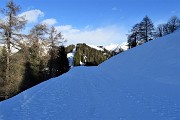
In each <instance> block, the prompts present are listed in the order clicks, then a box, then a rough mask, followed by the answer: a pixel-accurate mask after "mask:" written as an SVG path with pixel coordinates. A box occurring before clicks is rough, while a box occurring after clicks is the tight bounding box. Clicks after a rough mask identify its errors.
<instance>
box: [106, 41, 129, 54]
mask: <svg viewBox="0 0 180 120" xmlns="http://www.w3.org/2000/svg"><path fill="white" fill-rule="evenodd" d="M104 48H105V49H106V50H108V51H114V52H119V50H120V49H122V50H124V51H126V50H128V43H126V42H125V43H122V44H110V45H107V46H105V47H104Z"/></svg>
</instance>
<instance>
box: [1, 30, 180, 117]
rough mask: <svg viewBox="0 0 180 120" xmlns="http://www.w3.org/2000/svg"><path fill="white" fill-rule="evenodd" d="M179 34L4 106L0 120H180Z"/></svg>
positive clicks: (68, 76) (74, 72) (84, 69)
mask: <svg viewBox="0 0 180 120" xmlns="http://www.w3.org/2000/svg"><path fill="white" fill-rule="evenodd" d="M179 46H180V31H178V32H175V33H173V34H171V35H167V36H164V37H162V38H159V39H157V40H153V41H150V42H148V43H146V44H143V45H141V46H139V47H136V48H133V49H130V50H128V51H126V52H123V53H121V54H118V55H116V56H114V57H112V58H111V59H109V60H107V61H105V62H104V63H103V64H101V65H99V66H98V67H75V68H73V69H71V70H70V71H69V72H68V73H66V74H64V75H62V76H60V77H57V78H54V79H51V80H49V81H46V82H43V83H41V84H40V85H37V86H35V87H33V88H31V89H29V90H26V91H25V92H22V93H21V94H19V95H17V96H15V97H13V98H11V99H9V100H6V101H3V102H1V103H0V120H180V47H179Z"/></svg>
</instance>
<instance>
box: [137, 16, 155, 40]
mask: <svg viewBox="0 0 180 120" xmlns="http://www.w3.org/2000/svg"><path fill="white" fill-rule="evenodd" d="M139 25H140V29H139V34H140V36H141V41H145V42H148V41H149V40H152V39H154V35H155V31H154V30H155V29H154V25H153V23H152V21H151V19H150V18H149V17H148V16H145V17H144V18H143V20H142V21H141V22H140V24H139Z"/></svg>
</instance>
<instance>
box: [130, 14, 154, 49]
mask: <svg viewBox="0 0 180 120" xmlns="http://www.w3.org/2000/svg"><path fill="white" fill-rule="evenodd" d="M154 38H155V29H154V25H153V23H152V21H151V19H150V18H149V17H148V16H145V17H144V18H143V20H142V21H141V22H140V23H138V24H135V25H134V26H133V28H132V29H131V32H130V34H129V35H128V41H127V42H128V43H129V48H133V47H136V46H137V45H141V44H143V43H145V42H148V41H150V40H153V39H154Z"/></svg>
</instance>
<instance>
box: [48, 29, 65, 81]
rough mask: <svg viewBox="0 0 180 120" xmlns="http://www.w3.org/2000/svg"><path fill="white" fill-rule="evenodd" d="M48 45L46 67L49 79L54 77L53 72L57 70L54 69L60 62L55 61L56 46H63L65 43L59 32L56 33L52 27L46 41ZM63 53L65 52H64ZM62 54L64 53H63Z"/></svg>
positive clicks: (56, 54)
mask: <svg viewBox="0 0 180 120" xmlns="http://www.w3.org/2000/svg"><path fill="white" fill-rule="evenodd" d="M47 41H48V44H49V47H50V49H49V56H50V59H49V62H48V67H49V74H50V77H54V76H55V75H56V73H55V71H57V69H58V68H56V66H57V63H58V62H60V61H58V62H57V63H56V61H57V59H58V54H59V53H58V51H59V50H58V49H59V48H58V46H59V45H60V44H63V43H64V42H65V40H64V38H63V37H62V34H61V32H57V30H56V29H55V27H54V26H52V27H51V28H50V32H49V38H48V39H47ZM64 52H65V51H64ZM63 54H64V53H63Z"/></svg>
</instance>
